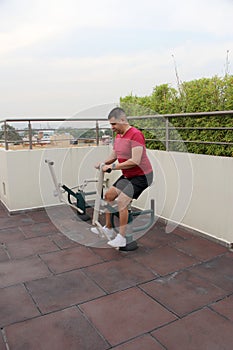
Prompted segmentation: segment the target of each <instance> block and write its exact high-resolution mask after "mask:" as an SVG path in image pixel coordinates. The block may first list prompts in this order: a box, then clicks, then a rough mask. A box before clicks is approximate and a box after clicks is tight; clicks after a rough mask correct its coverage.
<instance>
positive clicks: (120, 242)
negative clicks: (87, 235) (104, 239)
mask: <svg viewBox="0 0 233 350" xmlns="http://www.w3.org/2000/svg"><path fill="white" fill-rule="evenodd" d="M108 244H109V245H110V246H111V247H113V248H120V247H125V246H126V238H125V237H123V236H122V235H121V234H120V233H118V234H117V235H116V238H114V239H113V240H112V241H109V242H108Z"/></svg>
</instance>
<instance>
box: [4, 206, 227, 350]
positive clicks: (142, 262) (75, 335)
mask: <svg viewBox="0 0 233 350" xmlns="http://www.w3.org/2000/svg"><path fill="white" fill-rule="evenodd" d="M56 215H57V217H59V219H60V223H59V225H58V226H57V225H55V223H54V222H55V221H54V217H55V216H56ZM73 215H74V214H73ZM52 218H53V219H52V220H51V215H49V216H48V215H47V213H46V211H43V210H38V211H33V212H28V213H22V214H16V215H11V216H10V215H9V214H8V213H7V212H6V211H5V210H4V208H3V207H1V205H0V328H1V332H0V350H18V349H21V350H25V349H27V350H30V349H32V350H47V349H48V350H51V349H53V348H54V349H56V350H60V349H61V350H64V349H69V350H70V349H71V350H72V349H74V350H105V349H106V350H107V349H115V350H141V349H145V350H164V349H167V350H176V349H179V350H180V349H184V350H222V349H225V350H232V343H233V253H232V252H230V251H229V250H228V249H227V248H225V247H223V246H221V245H219V244H217V243H213V242H211V241H209V240H206V239H204V238H201V237H197V236H195V235H192V234H191V233H190V232H188V231H186V230H184V229H182V228H177V229H175V230H174V231H173V232H172V233H170V234H167V233H165V227H164V226H163V224H161V223H158V222H157V223H156V224H155V225H154V227H153V228H151V229H150V231H149V232H147V233H146V234H145V235H143V236H142V237H141V238H139V239H138V245H139V249H137V250H135V251H133V252H128V253H125V252H120V251H116V250H115V249H110V248H108V249H106V248H104V247H102V248H97V247H90V246H83V245H81V244H80V242H79V241H75V239H74V240H73V238H72V240H71V239H70V238H69V237H76V236H75V235H76V234H77V237H79V238H80V240H81V241H84V240H85V233H87V234H88V235H90V232H89V231H87V229H86V228H84V227H85V225H83V223H82V222H80V220H78V219H76V218H75V217H70V218H69V216H67V215H66V216H65V218H64V220H62V209H59V210H58V212H57V214H54V215H53V216H52ZM62 225H63V227H65V228H66V230H68V231H69V230H70V232H68V231H67V232H68V233H69V234H67V236H68V237H67V236H66V235H64V234H63V233H62V230H61V229H60V227H62ZM85 230H86V231H85ZM95 239H96V237H95Z"/></svg>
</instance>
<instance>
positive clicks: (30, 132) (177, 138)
mask: <svg viewBox="0 0 233 350" xmlns="http://www.w3.org/2000/svg"><path fill="white" fill-rule="evenodd" d="M213 117H214V118H220V119H219V120H218V121H216V124H217V125H213V123H214V122H213ZM227 117H228V118H230V121H231V122H230V126H229V121H228V124H227V125H225V123H224V120H225V119H226V118H227ZM182 118H183V119H182ZM187 118H188V119H189V121H190V120H191V121H190V123H189V124H190V125H188V126H187V125H186V121H187ZM211 118H212V124H211V126H202V125H199V124H202V121H203V120H204V119H205V121H206V120H208V119H211ZM128 119H129V120H130V124H131V125H135V126H137V127H138V128H140V129H141V130H143V131H144V132H147V134H148V135H149V136H150V137H147V136H148V135H147V136H145V138H146V141H147V142H152V143H153V142H155V141H157V142H160V143H162V144H163V147H164V150H166V151H170V150H173V149H174V145H175V144H183V145H188V144H198V145H218V146H232V145H233V133H232V131H233V111H214V112H198V113H177V114H163V115H145V116H130V117H128ZM181 120H183V121H184V123H183V125H182V122H180V121H181ZM178 121H179V123H178V125H176V124H177V123H176V122H178ZM19 123H21V124H22V123H24V124H25V127H24V128H23V129H22V128H21V129H20V128H17V127H16V128H15V129H14V130H15V132H16V133H18V134H20V133H22V132H23V133H24V134H27V140H26V141H25V140H21V139H20V138H19V141H17V140H16V141H15V140H12V139H11V136H10V135H11V130H10V129H9V124H10V125H17V124H19ZM38 123H40V127H38ZM46 123H47V125H48V124H53V123H63V124H62V125H63V126H65V125H66V126H69V125H72V127H73V128H74V129H82V128H81V127H79V125H80V123H81V124H83V123H85V125H86V126H85V128H83V129H84V130H86V129H90V128H91V129H92V130H93V131H94V137H93V138H92V140H93V142H94V144H95V145H99V144H100V134H101V131H103V132H104V130H106V129H107V128H110V127H109V125H108V120H107V119H106V118H98V119H90V118H88V119H87V118H83V119H81V118H77V119H75V118H71V119H67V118H46V119H39V118H35V119H34V118H31V119H29V118H25V119H5V120H2V121H0V126H1V129H0V130H2V132H1V134H2V135H1V136H2V137H0V143H1V144H2V147H4V148H5V150H8V149H9V148H10V146H11V145H12V144H14V143H17V142H18V143H19V144H22V145H24V146H26V147H28V148H29V149H33V147H34V146H35V145H37V144H39V141H38V140H34V139H33V136H34V134H35V132H37V131H38V132H39V131H42V132H45V131H47V132H48V131H54V132H55V131H59V128H56V127H53V128H52V127H51V126H50V127H47V128H46V127H41V124H43V125H44V124H46ZM101 123H102V124H103V123H105V125H104V127H103V126H101ZM35 124H37V127H35ZM93 124H94V126H93ZM185 131H189V132H190V133H191V132H197V137H196V139H189V138H184V137H183V135H182V133H183V134H184V132H185ZM203 131H204V132H206V131H210V132H211V137H210V139H209V140H206V139H205V140H203V139H201V138H199V139H198V135H199V134H198V132H203ZM217 131H218V132H219V131H221V132H223V133H224V132H228V134H229V133H230V134H229V136H228V137H227V140H221V139H218V140H216V139H215V140H213V137H212V136H213V135H214V134H215V133H216V132H217ZM186 134H187V133H186ZM231 135H232V136H231ZM80 139H81V138H80ZM89 139H90V138H89ZM64 140H65V139H64ZM84 140H85V139H84ZM87 140H88V137H87Z"/></svg>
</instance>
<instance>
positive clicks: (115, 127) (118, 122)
mask: <svg viewBox="0 0 233 350" xmlns="http://www.w3.org/2000/svg"><path fill="white" fill-rule="evenodd" d="M109 123H110V124H111V127H112V131H113V132H116V133H117V134H121V133H122V132H123V128H124V124H126V123H125V121H124V120H122V119H115V118H111V119H109Z"/></svg>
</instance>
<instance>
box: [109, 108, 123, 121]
mask: <svg viewBox="0 0 233 350" xmlns="http://www.w3.org/2000/svg"><path fill="white" fill-rule="evenodd" d="M111 118H115V119H118V120H119V119H121V118H124V119H126V120H127V116H126V113H125V111H124V109H122V108H120V107H116V108H113V109H112V110H111V112H110V113H109V115H108V120H109V119H111Z"/></svg>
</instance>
